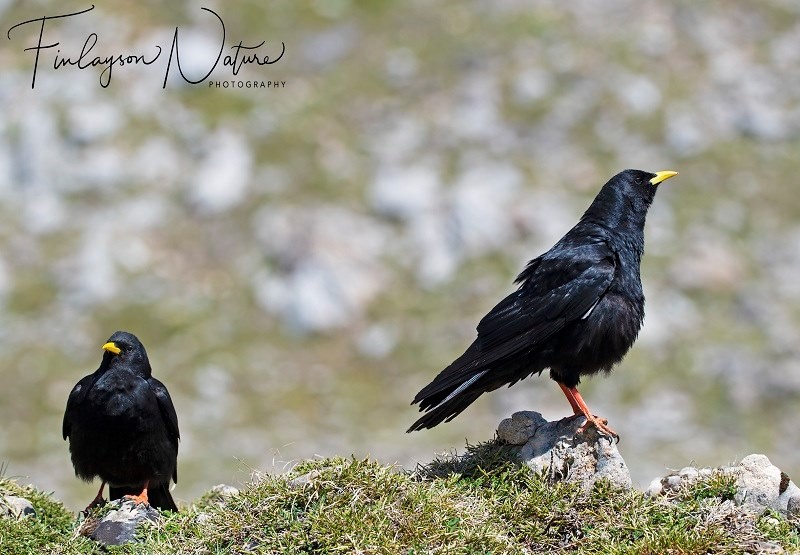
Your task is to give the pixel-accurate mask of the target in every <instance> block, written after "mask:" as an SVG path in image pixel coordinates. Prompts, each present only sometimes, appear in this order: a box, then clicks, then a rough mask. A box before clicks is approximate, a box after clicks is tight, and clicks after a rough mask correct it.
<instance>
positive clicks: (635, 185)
mask: <svg viewBox="0 0 800 555" xmlns="http://www.w3.org/2000/svg"><path fill="white" fill-rule="evenodd" d="M676 175H678V172H674V171H660V172H655V173H653V172H646V171H643V170H624V171H621V172H620V173H618V174H617V175H615V176H614V177H612V178H611V179H610V180H609V181H608V183H607V184H606V187H609V186H610V188H613V189H615V190H616V191H617V192H618V193H622V194H623V195H624V196H625V197H626V198H628V199H634V198H640V199H643V200H644V201H645V202H646V203H647V205H648V206H649V205H650V203H651V202H652V201H653V197H654V196H655V195H656V191H657V190H658V184H659V183H663V182H664V181H666V180H667V179H669V178H670V177H674V176H676ZM606 187H604V188H606Z"/></svg>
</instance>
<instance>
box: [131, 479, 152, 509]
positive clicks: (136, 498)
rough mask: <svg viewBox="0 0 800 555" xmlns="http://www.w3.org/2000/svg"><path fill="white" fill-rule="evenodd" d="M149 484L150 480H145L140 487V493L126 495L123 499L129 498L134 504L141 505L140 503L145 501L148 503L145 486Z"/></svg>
mask: <svg viewBox="0 0 800 555" xmlns="http://www.w3.org/2000/svg"><path fill="white" fill-rule="evenodd" d="M149 485H150V481H149V480H147V481H146V482H145V483H144V486H143V487H142V493H140V494H139V495H126V496H125V499H130V500H131V501H133V502H134V503H135V504H136V505H141V504H142V503H147V504H148V505H149V504H150V503H149V501H148V500H147V486H149Z"/></svg>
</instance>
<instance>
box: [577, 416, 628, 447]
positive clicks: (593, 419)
mask: <svg viewBox="0 0 800 555" xmlns="http://www.w3.org/2000/svg"><path fill="white" fill-rule="evenodd" d="M607 424H608V420H607V419H605V418H599V417H597V416H594V415H593V414H589V415H586V422H584V423H583V424H582V425H581V427H580V428H578V433H579V434H582V433H584V432H585V431H586V430H588V429H589V428H595V429H596V430H597V431H598V432H599V433H600V434H601V435H604V436H606V437H608V438H609V439H614V440H616V442H617V443H619V434H618V433H617V432H615V431H614V430H612V429H611V428H609V427H608V426H607Z"/></svg>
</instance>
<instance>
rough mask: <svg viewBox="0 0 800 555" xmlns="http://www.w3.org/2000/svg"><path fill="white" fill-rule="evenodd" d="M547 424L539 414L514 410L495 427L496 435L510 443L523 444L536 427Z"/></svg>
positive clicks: (534, 431) (532, 434)
mask: <svg viewBox="0 0 800 555" xmlns="http://www.w3.org/2000/svg"><path fill="white" fill-rule="evenodd" d="M544 424H547V420H545V419H544V418H543V417H542V415H541V414H539V413H538V412H531V411H520V412H515V413H514V414H512V415H511V418H506V419H505V420H503V421H502V422H500V425H499V426H498V427H497V437H499V438H500V439H501V440H503V441H505V442H506V443H510V444H511V445H525V444H526V443H528V440H529V439H530V438H531V437H533V436H534V434H535V433H536V429H537V428H539V427H540V426H542V425H544Z"/></svg>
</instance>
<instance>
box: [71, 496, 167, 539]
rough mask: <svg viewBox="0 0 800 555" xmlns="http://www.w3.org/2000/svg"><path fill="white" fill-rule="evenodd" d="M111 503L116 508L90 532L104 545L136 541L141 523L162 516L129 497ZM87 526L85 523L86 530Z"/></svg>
mask: <svg viewBox="0 0 800 555" xmlns="http://www.w3.org/2000/svg"><path fill="white" fill-rule="evenodd" d="M111 504H112V505H113V506H115V508H113V509H112V510H111V511H110V512H109V513H108V514H106V516H104V517H103V518H102V520H100V522H99V523H97V527H96V528H94V530H91V531H89V534H88V535H89V537H90V538H92V539H93V540H95V541H96V542H98V543H101V544H103V545H121V544H124V543H130V542H133V541H136V532H137V530H138V529H139V528H140V527H141V525H142V524H143V523H145V522H157V521H158V519H159V518H160V516H161V515H160V513H159V512H158V511H157V510H156V509H154V508H153V507H151V506H150V505H148V504H138V505H137V504H136V503H134V502H133V501H131V500H129V499H125V500H122V499H120V500H117V501H112V502H111ZM86 526H87V524H86V523H84V528H83V529H84V530H85V529H86ZM87 531H88V530H87Z"/></svg>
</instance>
